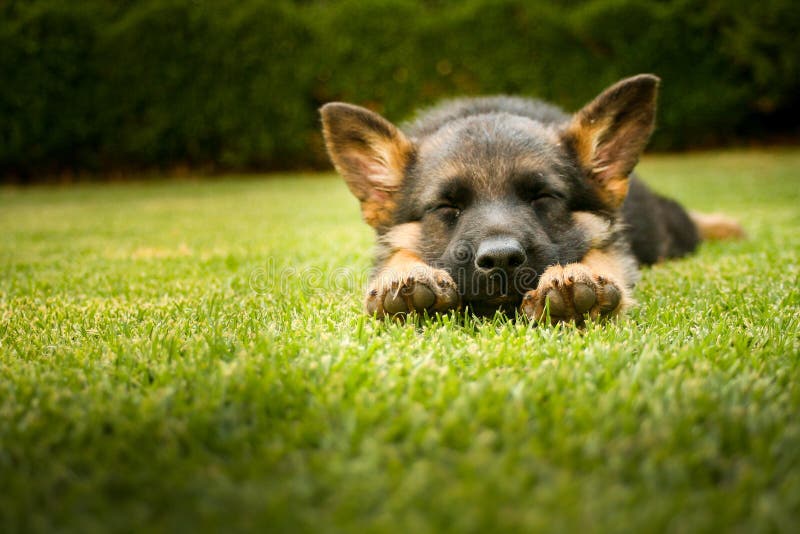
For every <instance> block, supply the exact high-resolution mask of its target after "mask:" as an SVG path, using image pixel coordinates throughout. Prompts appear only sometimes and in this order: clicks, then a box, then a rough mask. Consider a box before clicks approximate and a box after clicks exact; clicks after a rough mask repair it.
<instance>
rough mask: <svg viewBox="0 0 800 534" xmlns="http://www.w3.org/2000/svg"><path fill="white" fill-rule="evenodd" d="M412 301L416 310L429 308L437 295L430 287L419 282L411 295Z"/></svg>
mask: <svg viewBox="0 0 800 534" xmlns="http://www.w3.org/2000/svg"><path fill="white" fill-rule="evenodd" d="M411 302H412V304H413V305H414V309H416V310H427V309H428V308H430V307H431V306H433V303H434V302H436V295H434V294H433V291H431V290H430V288H429V287H428V286H426V285H423V284H417V285H416V286H415V287H414V293H413V294H412V295H411Z"/></svg>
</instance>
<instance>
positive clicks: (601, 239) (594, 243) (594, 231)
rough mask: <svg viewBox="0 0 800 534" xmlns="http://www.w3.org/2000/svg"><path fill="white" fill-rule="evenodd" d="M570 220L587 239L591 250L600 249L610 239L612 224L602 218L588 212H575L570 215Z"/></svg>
mask: <svg viewBox="0 0 800 534" xmlns="http://www.w3.org/2000/svg"><path fill="white" fill-rule="evenodd" d="M572 220H573V221H574V222H575V224H577V225H578V226H580V227H581V229H582V230H583V231H584V233H585V235H586V236H588V237H589V246H590V247H591V248H600V247H602V246H603V245H604V244H605V243H606V242H607V241H608V240H609V239H610V237H611V230H612V224H611V222H610V221H609V220H608V219H606V218H604V217H601V216H599V215H596V214H594V213H592V212H590V211H575V212H573V213H572Z"/></svg>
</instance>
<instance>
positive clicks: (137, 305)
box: [0, 150, 800, 532]
mask: <svg viewBox="0 0 800 534" xmlns="http://www.w3.org/2000/svg"><path fill="white" fill-rule="evenodd" d="M640 174H641V175H642V177H643V178H645V179H646V180H647V181H648V182H649V183H651V184H652V185H653V186H654V187H655V188H656V189H658V190H660V191H663V192H666V193H669V194H670V195H672V196H674V197H676V198H678V199H680V200H681V201H682V202H684V203H685V204H686V205H687V206H689V207H690V208H692V209H699V210H704V211H724V212H727V213H729V214H732V215H735V216H736V217H738V218H739V219H740V220H741V221H742V223H743V224H744V226H745V228H746V229H747V231H748V233H749V234H750V239H748V240H747V241H743V242H735V243H713V244H706V245H704V246H703V247H702V248H701V250H700V251H699V253H698V254H696V255H694V256H692V257H690V258H688V259H685V260H681V261H677V262H673V263H667V264H663V265H659V266H656V267H654V268H652V269H646V270H645V271H644V275H643V280H642V282H641V284H640V285H639V287H638V288H637V291H636V298H637V300H638V302H639V305H638V307H637V308H635V309H634V310H633V311H632V312H631V313H630V314H629V316H628V318H627V319H625V320H623V321H621V322H618V323H614V324H610V325H604V326H603V325H589V327H588V328H587V329H586V331H584V332H579V331H576V330H574V329H572V328H533V327H530V326H528V325H527V324H525V323H523V322H518V323H515V322H509V321H506V320H503V319H501V318H495V319H494V320H484V321H480V320H474V319H471V318H464V317H459V316H446V317H441V318H438V319H434V320H429V321H427V322H424V323H423V324H422V325H421V326H420V325H412V324H406V325H401V324H394V323H381V322H378V321H375V320H373V319H368V318H365V317H363V316H362V315H361V313H360V303H361V291H362V288H361V284H362V283H363V279H364V276H365V275H366V271H367V269H368V267H369V262H370V248H371V244H372V236H371V234H370V230H369V229H368V228H367V227H366V226H365V225H364V224H363V223H361V222H360V220H359V216H358V209H357V204H356V201H355V200H353V199H352V198H351V197H350V195H349V193H348V192H347V191H346V188H345V187H344V185H343V184H342V183H341V181H340V180H339V179H337V178H335V177H333V176H329V175H325V176H300V177H298V176H271V177H264V179H253V178H237V177H229V178H226V179H222V180H215V181H213V182H186V181H184V182H166V183H140V184H128V185H119V184H117V185H80V186H77V187H71V188H53V187H47V188H34V189H5V190H0V265H1V266H2V267H1V268H2V276H1V277H0V531H3V532H11V531H16V530H22V531H36V530H47V531H53V530H65V531H80V532H85V531H87V530H112V531H130V530H145V529H154V530H159V531H195V530H198V529H200V530H224V531H227V530H245V529H251V530H274V531H285V532H295V531H310V532H326V531H349V532H362V531H375V532H383V531H391V532H409V531H413V532H444V531H459V532H492V531H496V530H517V531H522V532H530V531H536V530H546V531H554V530H555V531H597V532H607V531H609V530H611V531H624V532H639V531H675V532H686V531H697V530H701V531H721V530H736V531H741V532H753V531H783V532H792V531H796V529H797V528H798V518H799V517H800V416H798V414H800V365H799V364H800V265H799V264H800V261H799V260H800V207H798V206H800V151H797V150H783V151H770V152H758V151H754V152H723V153H711V154H689V155H679V156H657V157H650V158H646V159H645V161H644V162H643V163H642V164H641V165H640Z"/></svg>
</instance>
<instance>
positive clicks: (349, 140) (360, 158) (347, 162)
mask: <svg viewBox="0 0 800 534" xmlns="http://www.w3.org/2000/svg"><path fill="white" fill-rule="evenodd" d="M320 114H321V115H322V133H323V135H324V136H325V146H326V147H327V148H328V154H329V155H330V157H331V161H332V162H333V165H334V167H336V170H337V171H339V174H341V175H342V177H343V178H344V180H345V182H347V186H348V187H349V188H350V191H351V192H352V193H353V195H355V197H356V198H357V199H358V200H359V201H361V214H362V216H363V217H364V220H365V221H366V222H367V224H369V225H370V226H372V227H373V228H375V229H376V230H378V232H381V231H383V230H385V229H386V228H388V227H389V226H391V224H392V216H393V212H394V209H395V207H396V204H397V198H396V196H397V191H398V190H399V189H400V186H401V185H402V183H403V178H404V177H405V171H406V167H407V166H408V163H409V161H410V160H411V157H412V155H413V151H414V147H413V144H412V143H411V141H409V140H408V138H406V136H405V135H404V134H403V132H401V131H400V130H399V129H398V128H397V127H396V126H395V125H394V124H392V123H391V122H389V121H387V120H386V119H384V118H383V117H381V116H380V115H378V114H377V113H374V112H372V111H370V110H368V109H365V108H362V107H359V106H353V105H351V104H344V103H341V102H333V103H330V104H325V105H324V106H322V109H320Z"/></svg>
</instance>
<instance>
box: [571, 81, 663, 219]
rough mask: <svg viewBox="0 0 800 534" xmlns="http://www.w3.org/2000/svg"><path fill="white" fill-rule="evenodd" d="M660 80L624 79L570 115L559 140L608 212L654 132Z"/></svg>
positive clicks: (615, 204)
mask: <svg viewBox="0 0 800 534" xmlns="http://www.w3.org/2000/svg"><path fill="white" fill-rule="evenodd" d="M659 82H660V80H659V78H658V77H656V76H653V75H652V74H640V75H638V76H634V77H632V78H626V79H624V80H622V81H620V82H617V83H616V84H614V85H612V86H611V87H609V88H608V89H606V90H605V91H603V92H602V93H601V94H600V95H599V96H598V97H597V98H595V99H594V100H592V101H591V102H590V103H589V104H587V105H586V106H584V108H583V109H581V110H580V111H578V112H577V113H575V115H573V117H572V120H571V122H570V123H569V125H568V126H567V128H566V130H564V132H563V133H562V139H563V140H564V141H565V142H566V143H567V144H568V145H569V146H570V147H572V149H573V150H574V152H575V155H576V156H577V158H578V162H579V163H580V165H581V167H582V168H583V171H584V173H586V176H587V177H588V179H589V181H590V182H591V183H592V185H593V186H594V188H595V190H596V191H597V192H598V194H599V195H600V197H601V198H602V199H603V201H605V203H606V204H607V205H608V206H609V207H611V208H614V209H616V208H619V207H620V206H621V205H622V202H623V201H624V200H625V196H626V195H627V194H628V175H629V174H630V173H631V171H632V170H633V168H634V167H635V166H636V163H637V162H638V161H639V156H640V155H641V153H642V151H643V150H644V147H645V145H647V141H648V139H650V134H651V133H652V132H653V126H654V125H655V115H656V98H657V95H658V84H659Z"/></svg>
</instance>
